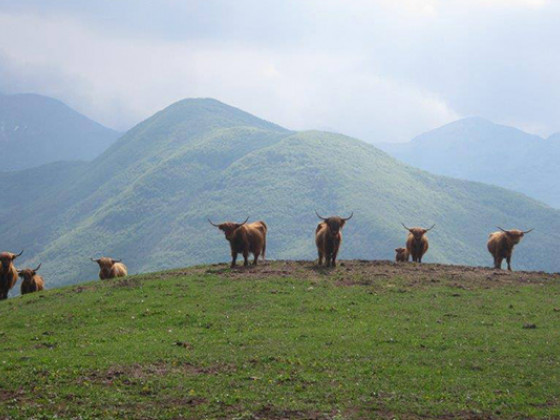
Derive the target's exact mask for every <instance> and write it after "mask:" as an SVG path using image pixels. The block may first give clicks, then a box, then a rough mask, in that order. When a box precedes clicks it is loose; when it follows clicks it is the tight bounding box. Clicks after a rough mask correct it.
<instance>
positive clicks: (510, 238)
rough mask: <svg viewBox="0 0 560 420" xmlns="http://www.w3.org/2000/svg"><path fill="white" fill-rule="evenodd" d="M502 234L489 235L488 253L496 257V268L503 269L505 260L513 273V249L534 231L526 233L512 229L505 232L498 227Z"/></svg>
mask: <svg viewBox="0 0 560 420" xmlns="http://www.w3.org/2000/svg"><path fill="white" fill-rule="evenodd" d="M498 229H500V231H501V232H493V233H491V234H490V235H488V243H487V246H488V251H489V252H490V254H492V257H494V268H497V269H501V268H502V261H503V260H504V258H505V259H506V261H507V267H508V268H507V269H508V270H509V271H511V255H512V254H513V247H514V246H515V245H517V244H518V243H519V241H521V238H523V236H524V235H525V234H526V233H529V232H531V231H532V230H533V229H529V230H526V231H522V230H517V229H512V230H505V229H502V228H501V227H499V226H498Z"/></svg>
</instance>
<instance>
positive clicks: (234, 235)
mask: <svg viewBox="0 0 560 420" xmlns="http://www.w3.org/2000/svg"><path fill="white" fill-rule="evenodd" d="M247 220H249V218H248V217H247V219H245V221H244V222H243V223H234V222H224V223H221V224H219V225H218V224H215V223H212V221H211V220H210V219H208V221H209V222H210V224H211V225H212V226H215V227H217V228H218V229H220V230H221V231H223V232H224V234H225V237H226V240H227V241H228V242H229V246H230V248H231V267H232V268H233V267H235V262H236V261H237V254H243V265H244V266H247V265H249V260H248V259H249V253H251V254H253V256H254V257H255V258H254V260H253V265H257V261H258V259H259V256H260V255H262V259H263V260H264V259H265V254H266V233H267V232H268V226H267V225H266V223H265V222H263V221H262V220H260V221H258V222H253V223H247Z"/></svg>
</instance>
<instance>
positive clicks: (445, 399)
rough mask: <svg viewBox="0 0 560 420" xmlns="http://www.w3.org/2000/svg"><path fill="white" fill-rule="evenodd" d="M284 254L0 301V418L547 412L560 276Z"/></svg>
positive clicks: (553, 380) (554, 412)
mask: <svg viewBox="0 0 560 420" xmlns="http://www.w3.org/2000/svg"><path fill="white" fill-rule="evenodd" d="M282 264H283V263H280V262H277V263H273V264H272V265H271V266H265V267H264V268H259V270H260V271H256V272H254V271H249V272H248V274H246V273H245V271H240V270H237V271H233V272H232V271H230V270H228V269H221V268H219V267H216V266H211V267H201V268H196V269H190V270H187V271H185V272H183V273H181V272H175V273H174V272H166V273H159V274H151V275H142V276H134V277H129V278H127V279H125V280H120V281H108V282H103V283H102V282H92V283H87V284H83V285H81V286H74V287H69V288H64V289H58V290H53V291H48V292H45V293H41V294H34V295H27V296H24V297H18V298H14V299H10V300H8V301H5V302H0V317H1V318H2V320H3V322H2V327H1V331H0V337H1V341H0V417H4V416H11V417H15V418H28V417H32V416H33V417H35V418H42V417H50V416H53V415H54V414H57V415H58V416H59V417H65V418H67V417H73V416H81V417H82V418H95V417H115V416H131V417H158V418H164V417H169V418H171V417H178V416H184V417H187V418H201V417H209V418H215V417H228V418H232V417H237V418H254V417H267V418H268V417H282V416H285V417H304V418H309V417H311V418H315V417H318V418H322V417H326V418H333V417H334V418H359V417H372V416H383V417H386V416H394V417H397V418H409V417H415V416H428V417H435V416H449V415H451V416H461V417H465V416H496V417H506V418H508V417H559V416H560V400H559V394H560V386H559V383H560V378H559V373H560V369H559V368H560V366H559V358H558V355H559V354H560V337H559V331H560V312H558V311H557V309H555V308H557V306H558V305H559V301H558V298H559V295H560V282H559V281H558V279H556V280H550V281H534V282H533V281H529V282H527V280H526V277H525V280H523V279H524V277H523V275H520V276H521V277H519V278H520V280H519V282H510V283H506V282H501V283H500V282H499V281H498V280H487V279H485V277H484V276H487V275H488V274H487V273H490V272H491V271H490V270H486V271H484V272H483V273H482V274H481V275H480V276H481V277H480V279H479V281H473V280H470V279H467V278H466V277H465V278H457V277H455V278H453V279H451V278H447V277H446V275H445V273H438V272H431V271H429V266H427V267H428V268H426V269H424V270H425V271H413V268H411V269H410V270H411V271H410V272H404V273H403V274H402V275H398V276H395V277H390V276H386V275H381V274H379V272H377V273H374V272H368V271H360V270H359V269H352V270H351V269H350V268H346V269H345V268H344V267H340V268H338V269H336V270H334V271H322V270H314V269H312V268H311V266H310V264H307V265H306V264H301V265H299V266H297V268H296V269H295V270H290V271H285V270H284V269H283V265H282ZM347 264H348V263H347ZM411 267H412V266H411ZM426 270H428V271H426ZM267 271H268V272H267ZM538 276H539V275H537V274H535V275H531V276H530V280H531V279H532V280H535V279H537V280H538ZM516 278H517V277H516ZM467 280H468V281H467ZM353 283H356V284H353ZM526 324H535V325H536V328H534V329H530V328H523V326H524V325H526Z"/></svg>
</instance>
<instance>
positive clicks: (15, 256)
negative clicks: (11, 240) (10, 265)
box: [14, 249, 23, 259]
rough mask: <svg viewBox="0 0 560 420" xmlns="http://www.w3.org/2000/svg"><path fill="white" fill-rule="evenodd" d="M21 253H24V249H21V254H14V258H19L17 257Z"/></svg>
mask: <svg viewBox="0 0 560 420" xmlns="http://www.w3.org/2000/svg"><path fill="white" fill-rule="evenodd" d="M21 254H23V249H22V250H21V252H20V253H19V254H15V255H14V259H15V258H17V257H19V256H20V255H21Z"/></svg>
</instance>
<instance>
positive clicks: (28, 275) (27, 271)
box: [18, 264, 45, 295]
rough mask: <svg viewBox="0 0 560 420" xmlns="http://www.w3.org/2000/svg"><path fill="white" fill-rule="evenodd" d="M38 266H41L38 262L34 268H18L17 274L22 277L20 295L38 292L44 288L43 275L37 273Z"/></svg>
mask: <svg viewBox="0 0 560 420" xmlns="http://www.w3.org/2000/svg"><path fill="white" fill-rule="evenodd" d="M39 268H41V264H39V265H38V266H37V268H36V269H35V270H33V269H31V268H24V269H23V270H18V274H19V276H20V277H21V278H22V279H23V281H22V282H21V289H20V290H21V294H22V295H25V294H27V293H33V292H39V291H41V290H43V289H44V288H45V282H44V281H43V277H41V276H39V275H38V274H37V271H38V270H39Z"/></svg>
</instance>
